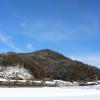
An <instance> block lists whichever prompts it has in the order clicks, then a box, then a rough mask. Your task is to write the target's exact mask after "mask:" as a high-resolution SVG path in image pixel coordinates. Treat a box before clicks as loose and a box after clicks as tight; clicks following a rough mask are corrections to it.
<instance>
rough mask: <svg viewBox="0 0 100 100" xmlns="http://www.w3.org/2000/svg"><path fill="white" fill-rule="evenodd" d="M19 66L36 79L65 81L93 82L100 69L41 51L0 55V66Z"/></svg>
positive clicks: (99, 75) (57, 54)
mask: <svg viewBox="0 0 100 100" xmlns="http://www.w3.org/2000/svg"><path fill="white" fill-rule="evenodd" d="M17 64H20V66H24V68H26V69H28V70H29V71H30V73H31V74H32V75H33V76H34V77H35V78H36V79H44V78H49V79H51V80H52V79H62V80H66V81H94V80H97V79H100V69H99V68H97V67H95V66H91V65H87V64H84V63H82V62H79V61H76V60H72V59H70V58H68V57H65V56H64V55H62V54H60V53H58V52H55V51H52V50H49V49H43V50H39V51H35V52H32V53H15V52H8V53H6V54H0V65H1V66H5V67H8V66H15V65H17Z"/></svg>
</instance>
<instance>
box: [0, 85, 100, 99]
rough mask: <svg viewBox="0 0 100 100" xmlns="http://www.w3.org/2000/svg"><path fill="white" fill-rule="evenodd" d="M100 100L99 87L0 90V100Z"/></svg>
mask: <svg viewBox="0 0 100 100" xmlns="http://www.w3.org/2000/svg"><path fill="white" fill-rule="evenodd" d="M22 99H24V100H89V99H90V100H100V86H92V87H68V88H62V87H60V88H57V87H51V88H49V87H43V88H0V100H22Z"/></svg>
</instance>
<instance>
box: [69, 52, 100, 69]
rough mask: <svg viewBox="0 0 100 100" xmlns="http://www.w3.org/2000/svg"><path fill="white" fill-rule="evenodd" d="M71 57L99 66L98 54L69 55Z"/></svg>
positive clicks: (99, 57)
mask: <svg viewBox="0 0 100 100" xmlns="http://www.w3.org/2000/svg"><path fill="white" fill-rule="evenodd" d="M71 58H72V59H74V60H79V61H82V62H84V63H86V64H90V65H93V66H97V67H99V68H100V54H84V55H83V54H82V55H78V56H77V55H76V56H75V55H74V56H71Z"/></svg>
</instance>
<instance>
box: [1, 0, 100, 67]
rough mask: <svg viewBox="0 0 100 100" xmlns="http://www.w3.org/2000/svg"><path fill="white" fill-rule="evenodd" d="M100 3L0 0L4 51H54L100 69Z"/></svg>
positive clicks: (87, 0) (96, 1) (85, 0)
mask: <svg viewBox="0 0 100 100" xmlns="http://www.w3.org/2000/svg"><path fill="white" fill-rule="evenodd" d="M99 44H100V0H0V52H7V51H16V52H32V51H36V50H40V49H46V48H47V49H52V50H55V51H58V52H60V53H62V54H64V55H65V56H68V57H71V58H73V59H77V60H80V61H83V62H85V63H88V64H92V65H96V66H98V67H99V66H100V45H99Z"/></svg>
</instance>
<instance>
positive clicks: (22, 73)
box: [0, 66, 33, 80]
mask: <svg viewBox="0 0 100 100" xmlns="http://www.w3.org/2000/svg"><path fill="white" fill-rule="evenodd" d="M0 77H2V78H4V79H16V78H20V79H23V80H27V79H33V76H32V75H31V74H30V73H29V71H28V70H27V69H25V68H23V67H18V66H14V67H12V66H10V67H6V68H5V69H4V70H3V71H1V72H0Z"/></svg>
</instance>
